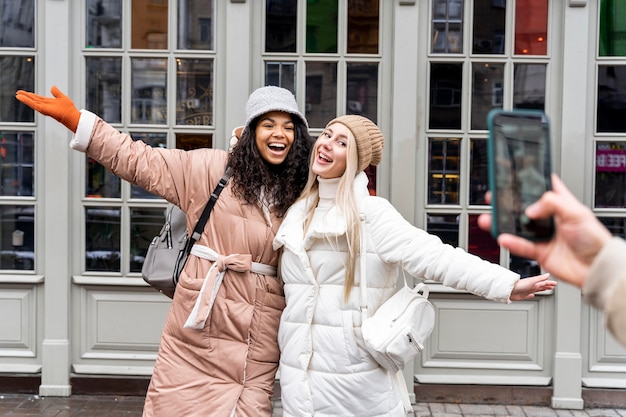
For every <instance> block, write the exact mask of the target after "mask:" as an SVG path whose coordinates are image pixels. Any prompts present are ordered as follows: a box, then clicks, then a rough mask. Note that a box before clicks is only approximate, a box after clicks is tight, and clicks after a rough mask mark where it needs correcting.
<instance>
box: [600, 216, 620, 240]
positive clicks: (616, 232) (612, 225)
mask: <svg viewBox="0 0 626 417" xmlns="http://www.w3.org/2000/svg"><path fill="white" fill-rule="evenodd" d="M598 220H600V221H601V222H602V224H604V225H605V226H606V228H607V229H609V231H610V232H611V234H612V235H613V236H619V237H621V238H622V239H624V238H626V218H624V217H599V218H598Z"/></svg>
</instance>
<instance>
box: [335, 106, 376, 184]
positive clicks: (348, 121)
mask: <svg viewBox="0 0 626 417" xmlns="http://www.w3.org/2000/svg"><path fill="white" fill-rule="evenodd" d="M333 123H341V124H342V125H344V126H346V127H347V128H348V129H350V131H351V132H352V134H353V135H354V139H356V147H357V152H358V155H359V165H358V170H359V172H360V171H363V170H364V169H365V168H367V166H368V165H378V164H380V161H381V160H382V158H383V145H384V144H385V137H384V136H383V132H381V131H380V129H379V128H378V126H376V124H375V123H374V122H372V121H371V120H370V119H368V118H367V117H363V116H357V115H356V114H349V115H346V116H339V117H337V118H335V119H333V120H331V121H330V122H328V124H327V125H326V127H328V126H330V125H332V124H333Z"/></svg>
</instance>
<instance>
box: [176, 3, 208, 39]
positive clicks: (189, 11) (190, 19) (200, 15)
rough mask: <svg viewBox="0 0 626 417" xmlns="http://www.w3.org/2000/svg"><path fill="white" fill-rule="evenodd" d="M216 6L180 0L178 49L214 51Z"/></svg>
mask: <svg viewBox="0 0 626 417" xmlns="http://www.w3.org/2000/svg"><path fill="white" fill-rule="evenodd" d="M214 20H215V19H214V5H213V2H212V1H206V0H178V27H179V29H180V30H179V31H178V42H177V43H176V45H177V46H178V49H189V50H199V49H206V50H211V49H213V38H214V35H213V26H214V25H213V22H214Z"/></svg>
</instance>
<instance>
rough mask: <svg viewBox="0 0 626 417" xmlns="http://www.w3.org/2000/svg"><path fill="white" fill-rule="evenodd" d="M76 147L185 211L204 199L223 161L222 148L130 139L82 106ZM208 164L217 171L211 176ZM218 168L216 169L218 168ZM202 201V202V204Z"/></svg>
mask: <svg viewBox="0 0 626 417" xmlns="http://www.w3.org/2000/svg"><path fill="white" fill-rule="evenodd" d="M71 147H72V148H73V149H75V150H78V151H82V152H85V153H86V154H87V155H88V156H90V157H91V158H93V159H95V160H96V161H98V162H99V163H100V164H102V165H103V166H104V167H105V168H107V169H108V170H110V171H111V172H113V173H114V174H115V175H117V176H119V177H120V178H122V179H124V180H126V181H128V182H130V183H132V184H135V185H138V186H140V187H142V188H144V189H145V190H146V191H148V192H150V193H153V194H155V195H158V196H159V197H162V198H164V199H166V200H167V201H169V202H171V203H173V204H176V205H178V206H179V207H180V208H181V209H182V210H183V211H185V212H187V211H188V207H189V206H193V205H194V203H195V202H194V198H197V199H202V200H203V201H202V202H201V203H202V204H204V203H206V201H205V200H206V198H205V197H206V196H207V195H209V194H210V191H211V190H212V188H211V187H214V184H213V183H217V180H219V177H220V176H221V174H222V172H223V170H224V167H225V165H226V160H227V155H226V152H225V151H220V150H213V149H206V150H202V151H200V152H198V151H183V150H178V149H162V148H153V147H151V146H149V145H147V144H145V143H144V142H142V141H135V140H133V139H132V138H131V137H130V136H129V135H128V134H125V133H121V132H119V131H118V130H116V129H115V128H113V127H112V126H110V125H109V124H108V123H106V122H105V121H103V120H102V119H100V118H99V117H97V116H96V115H94V114H93V113H90V112H87V111H85V110H82V111H81V117H80V121H79V125H78V129H77V131H76V134H75V136H74V138H73V139H72V142H71ZM211 166H219V168H217V167H215V171H216V172H218V173H219V175H217V176H216V178H210V176H209V175H208V172H207V171H208V170H209V169H210V168H211ZM218 170H219V171H218ZM202 204H201V205H202Z"/></svg>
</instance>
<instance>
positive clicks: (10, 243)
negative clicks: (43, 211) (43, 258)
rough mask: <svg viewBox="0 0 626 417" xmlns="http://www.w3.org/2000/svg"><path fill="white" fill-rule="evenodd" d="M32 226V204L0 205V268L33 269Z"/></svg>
mask: <svg viewBox="0 0 626 417" xmlns="http://www.w3.org/2000/svg"><path fill="white" fill-rule="evenodd" d="M34 226H35V207H34V206H15V205H8V206H0V269H8V270H19V271H34V270H35V227H34Z"/></svg>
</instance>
